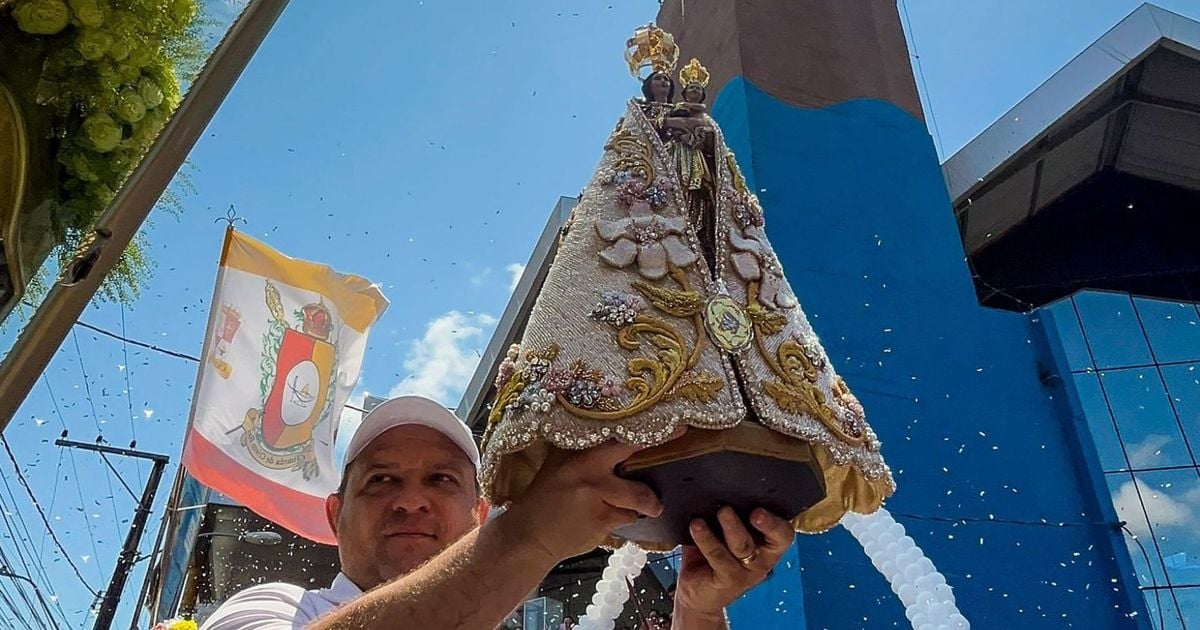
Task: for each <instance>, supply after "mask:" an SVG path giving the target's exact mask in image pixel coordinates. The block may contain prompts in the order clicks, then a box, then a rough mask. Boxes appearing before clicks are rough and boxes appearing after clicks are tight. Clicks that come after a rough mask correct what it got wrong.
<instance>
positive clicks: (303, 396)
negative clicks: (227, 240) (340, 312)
mask: <svg viewBox="0 0 1200 630" xmlns="http://www.w3.org/2000/svg"><path fill="white" fill-rule="evenodd" d="M266 302H267V308H268V309H270V312H271V318H272V319H271V322H270V324H268V326H269V328H268V331H267V336H266V337H265V338H264V343H263V349H262V363H261V366H262V378H261V380H260V381H259V391H260V392H261V393H262V397H263V402H262V405H261V406H260V407H256V408H251V409H249V410H247V411H246V417H245V419H244V420H243V421H242V430H243V431H244V433H243V434H242V445H243V446H245V447H246V448H247V449H249V451H250V456H251V457H253V458H254V459H255V460H257V461H258V463H260V464H262V465H263V466H266V467H268V468H275V469H289V470H298V471H300V472H301V473H303V475H304V478H305V479H311V478H312V477H313V475H315V474H316V473H317V463H316V455H315V452H314V449H313V429H314V428H315V426H316V425H317V424H318V423H320V422H322V421H325V420H326V416H327V415H328V414H329V413H331V412H332V411H334V410H333V409H332V408H331V406H330V404H331V403H332V402H333V395H334V380H333V370H334V367H335V365H336V363H337V340H336V339H334V338H332V336H333V325H332V322H331V320H330V317H331V315H330V314H329V309H328V308H327V307H326V306H325V304H324V302H317V303H315V304H306V305H305V306H304V307H303V308H301V309H299V310H297V311H295V312H294V313H293V316H292V317H293V319H294V321H293V323H292V324H289V322H288V317H287V315H286V314H285V313H284V312H283V306H282V304H281V300H280V297H279V289H277V288H275V285H274V284H272V283H271V282H270V281H269V280H268V281H267V283H266Z"/></svg>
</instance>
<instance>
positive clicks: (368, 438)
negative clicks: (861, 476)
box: [203, 396, 793, 630]
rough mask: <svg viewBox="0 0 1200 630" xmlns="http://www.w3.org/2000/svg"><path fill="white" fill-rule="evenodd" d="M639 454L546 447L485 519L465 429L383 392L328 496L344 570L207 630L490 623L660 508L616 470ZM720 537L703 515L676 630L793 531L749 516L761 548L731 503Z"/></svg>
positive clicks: (243, 606) (684, 568) (768, 517)
mask: <svg viewBox="0 0 1200 630" xmlns="http://www.w3.org/2000/svg"><path fill="white" fill-rule="evenodd" d="M637 450H639V447H636V446H627V445H623V444H616V443H612V444H609V445H606V446H602V447H600V448H594V449H590V450H587V451H581V452H567V451H558V450H556V451H553V452H551V453H550V455H549V458H548V460H547V462H546V464H545V465H543V466H542V468H541V470H540V472H539V473H538V476H537V477H536V478H535V479H534V481H533V483H532V484H531V485H530V487H529V489H528V491H527V492H526V493H525V495H524V496H522V497H521V499H520V500H519V501H516V502H514V503H513V504H512V505H511V506H509V508H508V509H507V510H506V511H505V512H504V513H502V514H500V515H498V516H496V517H495V518H493V519H491V520H488V521H487V522H486V523H485V522H484V521H485V518H486V516H487V514H488V506H487V503H486V502H485V501H484V500H483V499H482V498H481V497H480V495H479V488H478V486H477V484H476V481H475V478H476V473H477V469H478V467H479V449H478V447H477V446H476V445H475V442H474V440H473V439H472V437H471V433H470V431H469V430H468V429H467V427H466V426H465V425H463V424H462V423H461V422H459V421H458V419H457V418H456V417H454V414H452V413H450V411H448V410H447V409H446V408H445V407H442V406H441V405H439V404H438V403H436V402H433V401H431V400H428V399H425V398H420V397H416V396H405V397H400V398H395V399H392V400H389V401H387V402H385V403H383V404H382V405H380V406H378V407H376V408H375V409H374V410H372V411H371V413H369V414H367V417H366V418H365V419H364V420H363V423H362V426H360V427H359V428H358V430H357V431H356V432H355V434H354V437H353V439H351V441H350V445H349V447H348V448H347V451H346V463H345V465H344V469H343V475H342V483H341V487H340V488H339V489H338V491H337V492H336V493H335V494H333V495H330V497H329V498H328V500H327V501H326V504H325V507H326V510H325V511H326V516H327V517H328V518H329V524H330V526H332V528H333V530H334V533H335V534H336V535H337V540H338V555H339V557H340V559H341V565H342V572H341V573H340V574H339V575H338V576H337V579H335V580H334V582H333V585H332V586H331V587H330V588H327V589H321V590H314V591H305V590H304V589H302V588H300V587H298V586H293V585H289V584H266V585H262V586H256V587H252V588H249V589H246V590H244V591H242V592H240V593H238V594H236V595H234V596H233V597H231V598H230V599H229V601H227V602H225V604H224V605H222V606H221V607H220V608H219V609H218V610H217V611H216V612H215V613H213V615H212V617H210V618H209V619H208V621H207V622H205V624H204V626H203V628H204V630H285V629H291V628H314V629H316V630H348V629H351V628H353V629H355V630H357V629H360V628H399V629H401V630H442V629H447V630H448V629H451V628H454V629H459V628H461V629H466V630H490V629H492V628H496V627H497V626H498V625H500V623H501V622H502V621H503V620H504V619H505V617H506V616H507V615H508V614H509V613H511V612H512V611H513V610H514V609H515V608H516V607H517V606H519V605H520V604H521V602H522V601H524V599H525V598H526V597H527V596H528V595H529V593H530V592H532V591H534V589H536V588H537V586H538V584H539V583H540V582H541V581H542V579H543V578H545V577H546V575H547V574H548V573H549V572H550V570H551V569H553V568H554V566H555V565H556V564H558V563H559V562H561V561H562V560H565V559H566V558H570V557H572V556H576V555H579V554H581V553H585V552H587V551H590V550H592V549H594V548H595V547H596V546H597V545H598V544H600V543H601V542H602V541H603V540H604V538H605V537H606V536H608V534H609V533H610V532H611V531H612V530H614V529H616V528H617V527H620V526H622V525H625V524H628V523H631V522H633V521H635V520H636V519H637V518H639V517H640V516H641V515H646V516H657V515H658V514H659V513H661V511H662V505H661V504H660V503H659V501H658V498H657V497H656V496H655V495H654V493H653V492H652V491H651V490H650V488H649V487H647V486H645V485H643V484H641V483H637V482H633V481H629V480H626V479H622V478H620V477H618V476H617V475H616V474H614V472H613V470H614V468H615V466H616V465H617V464H619V463H620V462H622V461H624V460H625V459H626V458H627V457H629V456H630V455H632V454H633V453H634V452H636V451H637ZM718 520H719V522H720V524H721V528H722V530H723V540H722V538H719V537H718V536H717V534H716V533H714V532H713V531H711V530H710V529H709V528H708V527H707V526H705V525H704V524H703V522H701V521H696V522H695V523H693V525H692V536H693V538H694V539H695V541H696V545H697V546H695V547H684V549H683V557H682V561H681V567H680V573H679V578H678V588H677V593H676V596H675V612H674V615H673V618H674V623H675V627H676V628H683V629H686V630H709V629H712V630H716V629H720V628H724V627H726V625H725V615H724V609H725V606H726V605H728V604H730V603H731V602H733V601H734V600H735V599H737V598H738V597H739V596H740V595H741V594H742V593H744V592H745V591H746V590H748V589H749V588H751V587H752V586H754V585H756V584H758V583H759V582H761V581H762V580H763V578H765V577H766V575H767V573H768V571H770V570H771V568H772V567H774V565H775V563H776V562H777V561H778V560H779V557H780V556H782V555H783V552H784V551H786V550H787V548H788V546H789V545H790V544H791V542H792V537H793V532H792V528H791V526H790V525H789V524H788V523H787V522H786V521H784V520H783V519H781V518H779V517H777V516H774V515H772V514H769V513H767V512H766V511H764V510H757V511H755V513H754V514H753V515H752V516H751V522H752V523H753V526H754V527H755V528H757V529H758V530H759V531H760V532H761V537H762V539H763V540H764V541H765V543H764V544H762V545H756V544H755V542H754V539H753V537H752V536H751V534H750V532H749V531H747V529H746V527H745V526H744V525H743V524H742V523H741V521H740V520H739V519H738V518H737V517H736V516H735V515H734V514H733V512H732V511H731V510H729V509H724V510H722V511H721V512H720V513H719V514H718Z"/></svg>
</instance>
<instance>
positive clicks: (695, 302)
mask: <svg viewBox="0 0 1200 630" xmlns="http://www.w3.org/2000/svg"><path fill="white" fill-rule="evenodd" d="M633 288H635V289H637V290H638V291H640V292H641V293H642V295H645V296H646V297H647V298H649V299H650V304H651V305H653V306H654V308H656V309H658V310H660V311H662V312H664V313H666V314H668V315H674V316H675V317H691V316H692V315H695V314H696V313H699V312H700V308H701V307H702V306H703V304H704V303H703V302H702V301H701V299H700V294H699V293H696V292H695V291H687V290H682V291H681V290H678V289H666V288H662V287H656V286H653V285H650V284H646V283H645V282H642V281H640V280H639V281H637V282H634V283H633Z"/></svg>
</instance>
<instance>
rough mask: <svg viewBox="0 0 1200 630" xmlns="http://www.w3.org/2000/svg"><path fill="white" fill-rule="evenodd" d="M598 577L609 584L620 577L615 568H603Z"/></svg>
mask: <svg viewBox="0 0 1200 630" xmlns="http://www.w3.org/2000/svg"><path fill="white" fill-rule="evenodd" d="M600 577H601V578H602V579H604V580H607V581H609V582H614V581H616V580H617V579H618V578H619V577H620V574H619V573H618V572H617V568H616V567H613V566H607V567H604V572H603V573H601V574H600Z"/></svg>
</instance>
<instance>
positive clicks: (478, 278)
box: [467, 267, 492, 287]
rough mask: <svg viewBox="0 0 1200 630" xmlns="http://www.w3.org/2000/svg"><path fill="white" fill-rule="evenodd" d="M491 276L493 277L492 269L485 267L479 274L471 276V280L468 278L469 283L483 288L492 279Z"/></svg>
mask: <svg viewBox="0 0 1200 630" xmlns="http://www.w3.org/2000/svg"><path fill="white" fill-rule="evenodd" d="M491 275H492V268H491V267H484V268H483V269H480V270H479V273H477V274H475V275H473V276H471V277H470V278H467V282H470V283H471V284H472V285H473V286H477V287H481V286H483V285H484V283H486V282H487V280H488V278H489V277H491Z"/></svg>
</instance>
